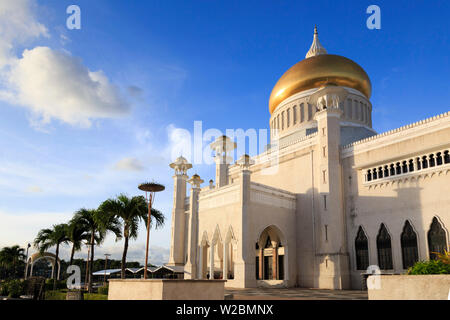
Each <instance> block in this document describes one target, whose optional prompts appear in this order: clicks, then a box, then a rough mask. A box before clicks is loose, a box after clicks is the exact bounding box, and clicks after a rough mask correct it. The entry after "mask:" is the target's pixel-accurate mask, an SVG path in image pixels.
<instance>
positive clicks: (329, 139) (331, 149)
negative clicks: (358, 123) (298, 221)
mask: <svg viewBox="0 0 450 320" xmlns="http://www.w3.org/2000/svg"><path fill="white" fill-rule="evenodd" d="M347 95H348V92H347V91H346V90H345V89H344V88H342V87H336V86H329V87H324V88H322V89H319V90H318V91H316V92H315V93H314V94H313V95H311V97H310V101H311V102H312V103H313V104H316V105H317V106H318V111H317V112H316V114H315V115H314V119H315V120H316V121H317V129H318V134H317V141H318V146H317V147H318V148H319V150H325V152H320V153H319V155H318V161H317V164H318V165H317V169H316V170H318V172H317V173H315V175H316V174H317V175H318V176H319V179H318V180H319V184H318V186H317V189H318V191H319V194H320V198H319V201H318V206H317V208H316V209H315V212H314V214H315V215H317V218H316V219H317V220H316V221H318V223H317V225H316V230H314V231H315V233H316V234H317V239H318V241H317V246H316V252H315V255H316V257H315V270H317V272H318V273H317V274H318V277H317V280H318V281H317V283H316V285H317V286H318V287H320V288H327V289H348V288H349V287H350V269H349V253H348V249H347V239H346V222H345V219H346V217H345V212H344V206H343V197H344V195H343V190H342V189H343V187H342V185H343V181H342V164H341V157H340V152H341V141H340V140H341V139H340V138H341V137H340V133H341V131H340V129H341V116H342V111H341V110H340V109H339V107H338V106H339V102H340V101H345V99H346V96H347ZM359 107H360V106H359V105H358V104H357V103H356V102H355V108H354V111H355V112H356V111H357V110H358V111H360V110H359ZM356 119H358V120H360V119H361V114H360V113H359V116H358V117H357V118H356ZM374 172H377V171H374ZM377 173H378V172H377ZM325 255H328V256H330V259H331V260H332V263H333V264H332V265H333V266H334V268H327V266H326V262H325V260H324V259H323V257H324V256H325Z"/></svg>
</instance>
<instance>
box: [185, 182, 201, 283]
mask: <svg viewBox="0 0 450 320" xmlns="http://www.w3.org/2000/svg"><path fill="white" fill-rule="evenodd" d="M189 183H190V184H191V185H192V187H191V195H190V198H189V221H188V237H187V241H188V242H187V250H186V253H187V256H188V259H187V262H186V265H185V266H184V277H185V279H196V275H197V260H198V259H197V247H198V246H197V243H198V196H199V194H200V185H201V184H202V183H203V180H202V179H200V176H199V175H197V174H195V175H194V176H193V177H192V179H190V180H189Z"/></svg>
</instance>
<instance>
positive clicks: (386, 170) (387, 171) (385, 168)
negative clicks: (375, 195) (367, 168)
mask: <svg viewBox="0 0 450 320" xmlns="http://www.w3.org/2000/svg"><path fill="white" fill-rule="evenodd" d="M383 175H384V177H389V167H388V166H384V174H383Z"/></svg>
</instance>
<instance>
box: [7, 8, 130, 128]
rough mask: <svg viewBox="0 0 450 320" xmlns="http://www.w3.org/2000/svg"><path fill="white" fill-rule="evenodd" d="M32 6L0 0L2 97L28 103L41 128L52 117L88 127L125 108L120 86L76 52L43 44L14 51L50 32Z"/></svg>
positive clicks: (34, 125)
mask: <svg viewBox="0 0 450 320" xmlns="http://www.w3.org/2000/svg"><path fill="white" fill-rule="evenodd" d="M34 6H35V3H34V1H33V0H14V1H5V0H2V1H0V70H1V71H2V72H1V79H0V84H1V85H2V89H1V90H0V99H1V100H4V101H7V102H8V103H10V104H13V105H21V106H24V107H26V108H28V109H29V110H30V111H31V114H32V118H31V119H30V124H31V125H32V126H33V127H35V128H37V129H40V130H42V131H45V129H44V128H43V125H45V124H48V123H49V122H50V121H51V120H52V119H58V120H60V121H62V122H65V123H69V124H71V125H77V126H81V127H90V125H91V122H92V120H93V119H98V118H115V117H121V116H123V115H125V114H127V113H128V111H129V105H128V103H127V102H126V101H125V100H124V99H123V97H122V95H121V94H120V90H119V88H118V87H117V86H115V85H114V84H112V83H111V82H110V80H109V79H108V78H107V77H106V76H105V74H104V73H103V72H102V71H91V70H89V69H88V68H87V67H86V66H85V65H83V63H82V61H81V59H80V58H77V57H74V56H72V55H70V53H68V52H62V51H57V50H53V49H51V48H49V47H43V46H41V47H35V48H33V49H26V50H24V51H23V53H22V57H17V53H16V51H17V50H19V49H20V46H21V45H27V44H28V43H29V42H30V41H32V40H36V39H38V38H39V37H41V36H49V33H48V30H47V28H46V26H44V25H43V24H41V23H39V22H38V21H37V19H36V17H35V14H34V12H33V8H34ZM61 37H62V39H63V40H64V41H66V40H67V39H65V38H64V37H65V36H64V34H61Z"/></svg>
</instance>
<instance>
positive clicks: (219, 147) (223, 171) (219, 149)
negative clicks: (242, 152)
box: [210, 136, 236, 188]
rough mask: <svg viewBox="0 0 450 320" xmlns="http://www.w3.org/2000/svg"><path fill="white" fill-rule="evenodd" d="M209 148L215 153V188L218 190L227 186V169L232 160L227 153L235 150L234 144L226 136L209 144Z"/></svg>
mask: <svg viewBox="0 0 450 320" xmlns="http://www.w3.org/2000/svg"><path fill="white" fill-rule="evenodd" d="M210 147H211V149H213V150H214V151H215V157H214V161H215V162H216V186H217V188H220V187H223V186H225V185H227V184H228V167H229V165H230V163H231V161H232V160H233V158H232V157H231V156H230V155H229V152H231V151H233V150H234V149H236V142H233V141H231V139H230V138H228V137H227V136H221V137H219V138H217V140H216V141H214V142H213V143H211V144H210Z"/></svg>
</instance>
